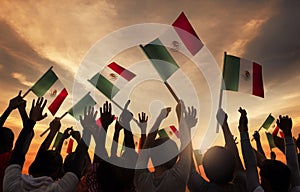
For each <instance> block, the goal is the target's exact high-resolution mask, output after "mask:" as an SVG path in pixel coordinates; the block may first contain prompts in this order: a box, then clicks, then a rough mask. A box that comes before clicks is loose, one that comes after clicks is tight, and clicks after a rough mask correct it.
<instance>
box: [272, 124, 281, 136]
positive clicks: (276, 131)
mask: <svg viewBox="0 0 300 192" xmlns="http://www.w3.org/2000/svg"><path fill="white" fill-rule="evenodd" d="M278 131H279V127H278V126H276V127H275V129H274V131H273V133H272V135H273V136H277V134H278Z"/></svg>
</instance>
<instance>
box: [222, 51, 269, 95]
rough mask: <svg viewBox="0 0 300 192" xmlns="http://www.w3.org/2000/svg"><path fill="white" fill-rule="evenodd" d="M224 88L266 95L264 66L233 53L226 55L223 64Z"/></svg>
mask: <svg viewBox="0 0 300 192" xmlns="http://www.w3.org/2000/svg"><path fill="white" fill-rule="evenodd" d="M223 80H224V84H225V85H224V86H225V87H224V86H223V87H222V89H223V90H231V91H238V92H244V93H249V94H252V95H255V96H258V97H262V98H263V97H264V87H263V77H262V66H261V65H260V64H257V63H255V62H252V61H249V60H246V59H243V58H239V57H236V56H232V55H225V58H224V66H223Z"/></svg>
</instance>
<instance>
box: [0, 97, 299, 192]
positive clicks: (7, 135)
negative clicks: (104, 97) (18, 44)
mask: <svg viewBox="0 0 300 192" xmlns="http://www.w3.org/2000/svg"><path fill="white" fill-rule="evenodd" d="M46 103H47V101H46V100H45V99H44V98H38V99H36V100H33V101H32V106H31V109H30V111H29V113H27V111H26V101H25V100H24V99H23V98H22V96H21V92H20V93H19V95H18V96H16V97H14V98H12V99H11V100H10V101H9V105H8V107H7V108H6V109H5V110H4V112H3V113H2V115H1V118H0V126H1V128H0V182H1V189H0V191H5V192H18V191H43V192H48V191H54V192H59V191H70V192H74V191H100V192H101V191H105V192H106V191H107V192H126V191H127V192H129V191H138V192H148V191H149V192H152V191H153V192H156V191H157V192H177V191H178V192H180V191H182V192H184V191H192V192H202V191H203V192H206V191H209V192H243V191H249V192H252V191H254V192H260V191H267V192H288V191H293V192H294V191H300V175H299V161H298V160H299V154H298V152H297V151H298V150H300V138H299V137H298V139H295V138H294V137H293V135H292V119H291V118H290V117H289V116H279V118H278V119H277V121H276V123H277V126H278V127H279V129H280V130H281V131H282V132H283V134H284V138H281V137H278V136H277V135H276V134H273V139H274V141H275V144H276V146H277V147H278V148H279V149H280V151H281V152H282V153H283V154H284V155H285V157H286V163H283V162H281V161H279V160H276V154H275V153H274V152H272V153H271V155H270V156H271V158H267V156H266V154H265V152H264V150H263V147H262V145H261V142H260V136H259V133H258V132H255V133H254V135H253V137H254V139H255V141H256V148H253V147H252V146H251V142H250V139H251V138H250V136H249V132H248V118H247V112H246V110H245V109H243V108H239V109H238V112H239V113H240V119H239V124H238V130H239V132H240V141H238V142H237V140H236V139H235V138H234V136H233V135H232V133H231V130H230V128H229V126H228V122H227V119H228V116H227V114H226V112H224V111H223V110H222V109H219V111H218V113H217V115H216V118H217V120H218V122H219V124H220V125H221V126H222V131H223V135H224V141H225V145H224V146H212V147H211V148H209V149H208V150H207V151H206V152H205V153H204V154H203V158H202V159H201V162H200V161H198V160H197V161H196V157H195V156H196V154H194V153H193V151H194V150H193V146H192V142H191V129H193V128H194V127H195V126H196V125H197V123H198V118H197V117H198V115H197V109H195V108H194V107H193V106H190V107H186V106H185V105H184V102H183V101H179V102H178V103H177V105H176V106H173V108H172V110H175V111H176V115H177V121H178V122H177V124H178V134H179V140H180V147H178V146H177V144H176V142H175V141H173V140H172V139H171V138H170V137H159V136H158V130H159V129H160V128H161V127H160V126H161V123H162V122H163V121H164V119H166V118H167V117H168V115H169V113H170V111H171V107H167V108H163V109H162V110H161V112H160V114H157V117H156V120H155V121H154V123H153V125H152V126H151V127H148V123H147V122H148V116H147V115H146V114H145V113H144V112H141V113H139V114H138V117H139V118H138V120H136V121H137V124H138V126H139V128H140V133H141V134H140V135H139V138H140V140H139V141H140V142H139V144H138V145H136V143H135V141H134V134H133V132H132V130H131V125H130V122H131V121H133V120H135V119H134V118H133V114H132V113H131V112H130V110H129V108H128V106H129V104H130V101H128V102H127V103H126V104H125V106H124V109H123V111H122V113H121V114H120V116H119V117H118V118H117V119H116V118H115V116H114V114H112V106H111V104H110V103H109V102H105V103H104V104H103V106H102V107H100V110H99V114H100V115H98V111H97V110H96V109H94V107H91V106H86V107H85V110H84V114H82V115H81V116H80V119H79V121H80V124H81V125H82V128H83V130H82V133H80V132H79V131H76V130H73V128H71V127H70V128H65V130H64V132H63V134H62V137H61V138H60V141H59V142H58V144H57V145H56V146H55V147H54V148H51V149H50V146H51V144H52V142H53V140H54V138H55V136H56V135H57V133H58V132H59V131H60V129H61V119H59V118H54V120H52V121H51V123H50V125H49V127H50V131H49V133H48V135H47V136H46V138H45V139H44V141H43V142H42V144H41V145H40V146H39V149H37V154H36V156H35V158H34V160H33V162H30V163H31V164H30V166H29V169H28V174H22V169H23V166H24V162H25V157H26V154H27V152H28V149H29V147H30V144H31V142H32V140H33V136H34V129H35V126H36V123H37V122H38V121H42V120H44V119H45V118H46V116H47V114H46V113H45V111H46V109H45V106H46ZM16 109H18V111H19V113H20V117H21V119H22V124H23V128H22V130H21V132H20V134H19V135H18V136H17V139H16V141H15V143H14V137H15V136H14V133H13V131H12V130H11V129H10V128H7V127H4V123H5V121H6V120H7V118H8V117H9V115H10V113H11V112H12V111H13V110H16ZM99 116H100V118H101V124H99V123H97V121H96V120H97V119H98V118H99ZM114 121H116V122H115V123H114V125H115V126H114V134H113V142H112V145H111V148H110V152H108V151H107V148H106V147H105V144H106V142H107V131H108V128H109V127H110V126H112V125H113V124H112V123H113V122H114ZM174 123H176V122H174ZM122 130H123V132H124V146H125V148H124V150H123V151H122V154H121V155H118V154H117V150H118V141H119V135H120V132H121V131H122ZM70 137H73V138H74V139H75V140H76V142H77V147H76V149H75V151H74V152H72V153H69V154H68V155H67V156H66V158H65V159H63V158H62V155H61V149H62V146H63V144H64V142H65V140H66V139H68V138H70ZM92 138H93V139H94V140H95V148H94V149H93V151H94V157H92V158H91V157H90V153H88V149H89V147H91V146H90V143H91V139H92ZM237 145H241V149H242V150H241V153H242V154H240V153H239V151H238V148H237ZM137 148H139V149H137ZM241 157H242V158H241ZM150 160H151V163H149V161H150ZM115 162H117V163H115ZM200 166H203V170H204V173H205V177H204V176H203V175H202V176H201V171H199V167H200ZM202 174H203V173H202Z"/></svg>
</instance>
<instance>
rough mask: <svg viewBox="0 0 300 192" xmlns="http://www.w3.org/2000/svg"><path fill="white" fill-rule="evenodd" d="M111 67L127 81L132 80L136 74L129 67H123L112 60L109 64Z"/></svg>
mask: <svg viewBox="0 0 300 192" xmlns="http://www.w3.org/2000/svg"><path fill="white" fill-rule="evenodd" d="M108 67H109V68H111V69H112V70H113V71H115V72H116V73H118V74H119V75H121V76H122V77H124V78H125V79H126V80H127V81H130V80H131V79H133V78H134V77H135V74H134V73H132V72H131V71H128V70H127V69H125V68H123V67H121V66H120V65H118V64H117V63H115V62H112V63H111V64H109V65H108Z"/></svg>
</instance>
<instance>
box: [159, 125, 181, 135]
mask: <svg viewBox="0 0 300 192" xmlns="http://www.w3.org/2000/svg"><path fill="white" fill-rule="evenodd" d="M157 133H158V135H159V137H160V138H164V137H169V138H171V137H173V135H175V136H176V137H177V138H179V132H178V130H177V129H176V127H175V126H174V125H171V126H169V127H167V128H164V129H160V130H158V132H157Z"/></svg>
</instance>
